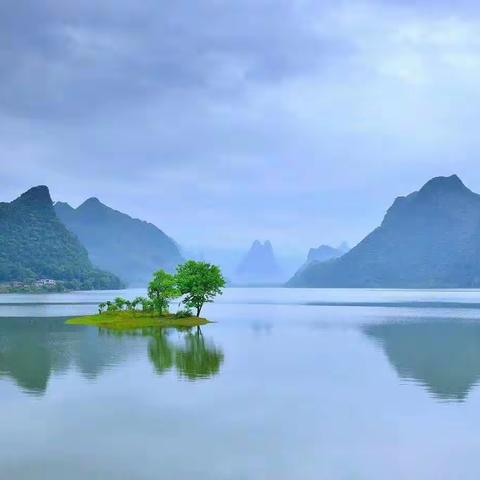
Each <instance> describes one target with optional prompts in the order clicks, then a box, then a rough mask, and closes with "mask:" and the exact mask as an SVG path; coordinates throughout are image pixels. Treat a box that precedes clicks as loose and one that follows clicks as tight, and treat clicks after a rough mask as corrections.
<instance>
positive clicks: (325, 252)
mask: <svg viewBox="0 0 480 480" xmlns="http://www.w3.org/2000/svg"><path fill="white" fill-rule="evenodd" d="M347 251H348V246H347V245H346V244H345V243H342V245H340V246H339V247H338V248H335V247H331V246H330V245H320V246H319V247H317V248H311V249H310V250H309V252H308V255H307V261H306V263H307V264H308V263H312V262H326V261H327V260H331V259H332V258H338V257H341V256H342V255H343V254H344V253H346V252H347Z"/></svg>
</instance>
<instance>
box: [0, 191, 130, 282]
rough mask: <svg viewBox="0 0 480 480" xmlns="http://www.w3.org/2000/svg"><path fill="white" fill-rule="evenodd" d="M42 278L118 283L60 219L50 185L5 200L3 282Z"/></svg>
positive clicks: (0, 222) (0, 210) (0, 246)
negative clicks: (103, 269) (92, 262)
mask: <svg viewBox="0 0 480 480" xmlns="http://www.w3.org/2000/svg"><path fill="white" fill-rule="evenodd" d="M41 278H49V279H53V280H58V281H63V282H67V283H68V284H69V286H70V287H71V288H80V289H81V288H83V289H90V288H96V289H101V288H119V287H121V282H120V280H119V279H118V278H117V277H115V276H114V275H112V274H110V273H107V272H103V271H101V270H98V269H97V268H95V267H93V265H92V264H91V263H90V260H89V258H88V253H87V251H86V250H85V248H84V247H83V246H82V245H81V244H80V242H79V241H78V239H77V238H76V237H75V235H73V234H72V233H71V232H69V231H68V230H67V228H66V227H65V226H64V225H63V224H62V223H61V222H60V220H59V219H58V218H57V216H56V214H55V210H54V208H53V203H52V199H51V198H50V193H49V191H48V188H47V187H46V186H38V187H34V188H31V189H30V190H28V191H27V192H25V193H24V194H23V195H21V196H20V197H19V198H17V199H16V200H14V201H13V202H11V203H0V282H7V281H21V282H30V281H34V280H38V279H41Z"/></svg>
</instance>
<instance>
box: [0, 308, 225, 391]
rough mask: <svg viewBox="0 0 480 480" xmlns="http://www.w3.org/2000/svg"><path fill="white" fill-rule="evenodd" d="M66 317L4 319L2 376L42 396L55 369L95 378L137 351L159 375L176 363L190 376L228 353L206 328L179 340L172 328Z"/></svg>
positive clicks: (207, 371)
mask: <svg viewBox="0 0 480 480" xmlns="http://www.w3.org/2000/svg"><path fill="white" fill-rule="evenodd" d="M65 320H66V318H18V317H16V318H1V319H0V378H1V377H9V378H11V379H13V380H14V381H15V382H16V384H17V385H18V386H19V387H20V388H21V389H22V390H23V391H25V392H26V393H28V394H32V395H42V394H44V393H45V391H46V390H47V387H48V383H49V379H50V377H51V375H52V374H53V373H62V372H66V371H67V370H68V369H69V368H72V367H73V368H75V369H76V370H78V371H79V372H80V373H81V374H82V376H83V377H84V378H87V379H95V378H97V377H98V376H99V375H100V374H101V373H102V372H104V371H105V370H106V369H108V368H111V367H112V366H115V365H118V364H120V363H122V362H124V361H126V360H127V358H128V357H129V356H130V355H132V354H135V355H145V350H146V340H147V339H149V341H148V358H149V359H150V361H151V362H152V364H153V365H154V367H155V371H156V372H157V373H159V374H162V373H164V372H167V371H169V370H171V369H173V368H175V369H176V371H177V372H178V374H179V375H180V376H181V377H183V378H187V379H189V380H196V379H200V378H208V377H211V376H212V375H215V374H217V373H218V372H219V370H220V366H221V364H222V362H223V358H224V355H223V352H222V351H221V349H219V348H218V347H216V346H215V345H214V344H213V343H212V342H211V341H207V340H205V339H204V337H203V335H202V332H201V331H200V330H199V331H195V332H192V331H183V332H181V334H180V336H179V338H180V339H181V341H177V342H174V341H173V340H171V339H170V336H171V333H172V332H167V331H159V330H156V329H151V330H144V331H142V332H136V333H132V332H130V333H127V334H121V335H118V334H112V333H107V332H105V331H99V330H97V329H95V328H91V327H82V326H72V325H65Z"/></svg>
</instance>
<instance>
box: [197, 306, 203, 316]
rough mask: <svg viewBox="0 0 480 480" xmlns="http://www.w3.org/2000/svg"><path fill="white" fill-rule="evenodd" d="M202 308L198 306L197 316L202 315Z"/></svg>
mask: <svg viewBox="0 0 480 480" xmlns="http://www.w3.org/2000/svg"><path fill="white" fill-rule="evenodd" d="M201 310H202V307H197V317H199V316H200V312H201Z"/></svg>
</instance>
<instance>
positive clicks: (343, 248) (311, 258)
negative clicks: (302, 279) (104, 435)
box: [295, 242, 349, 275]
mask: <svg viewBox="0 0 480 480" xmlns="http://www.w3.org/2000/svg"><path fill="white" fill-rule="evenodd" d="M348 250H349V247H348V245H347V244H346V243H345V242H344V243H342V244H341V245H340V246H339V247H338V248H335V247H331V246H330V245H320V246H319V247H317V248H311V249H310V250H309V251H308V255H307V259H306V261H305V262H304V264H303V265H302V266H301V267H300V268H299V269H298V270H297V272H296V274H295V275H300V274H301V273H302V272H303V271H305V269H306V268H307V267H309V266H311V265H312V264H313V263H317V262H326V261H328V260H332V259H334V258H338V257H341V256H342V255H343V254H345V253H346V252H347V251H348Z"/></svg>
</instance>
